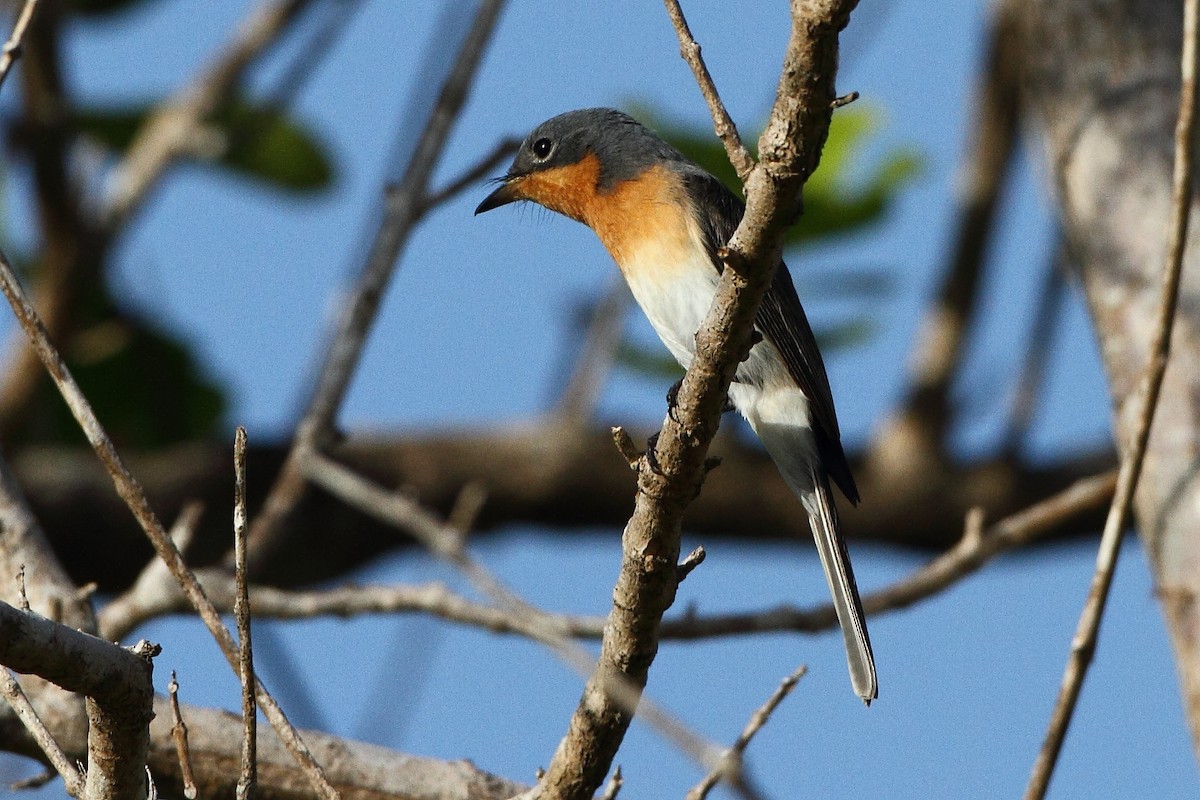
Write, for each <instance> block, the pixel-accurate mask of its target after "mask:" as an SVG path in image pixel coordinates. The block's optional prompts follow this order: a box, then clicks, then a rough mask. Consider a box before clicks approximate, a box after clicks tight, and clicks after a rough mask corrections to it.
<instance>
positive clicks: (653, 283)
mask: <svg viewBox="0 0 1200 800" xmlns="http://www.w3.org/2000/svg"><path fill="white" fill-rule="evenodd" d="M655 255H658V254H657V253H653V252H651V253H646V254H645V255H643V254H642V253H639V254H638V256H641V257H642V258H638V257H637V256H635V257H634V258H633V259H631V263H629V264H627V265H626V268H625V269H624V273H625V279H626V281H628V283H629V289H630V291H632V292H633V299H634V300H636V301H637V304H638V305H639V306H641V308H642V312H643V313H644V314H645V315H646V319H648V320H650V325H651V326H652V327H653V328H654V332H655V333H657V334H658V338H660V339H662V342H663V344H665V345H666V346H667V349H668V350H670V351H671V355H673V356H675V360H676V361H678V362H679V363H680V365H681V366H682V367H683V368H684V369H687V368H688V367H690V366H691V364H692V356H693V355H694V354H695V352H696V331H697V330H699V329H700V325H701V323H703V322H704V318H705V317H706V316H708V311H709V309H710V308H711V307H712V301H713V297H714V296H715V295H716V291H717V279H718V278H719V277H720V276H719V275H718V274H717V271H716V270H715V269H713V266H712V264H710V263H708V258H707V256H704V257H703V260H700V259H696V260H695V261H694V262H693V263H690V264H687V265H680V264H673V265H672V268H671V269H669V270H667V269H663V268H661V267H660V266H659V265H657V264H647V263H639V262H640V261H641V260H642V259H644V258H646V257H647V256H649V257H651V258H652V257H654V256H655Z"/></svg>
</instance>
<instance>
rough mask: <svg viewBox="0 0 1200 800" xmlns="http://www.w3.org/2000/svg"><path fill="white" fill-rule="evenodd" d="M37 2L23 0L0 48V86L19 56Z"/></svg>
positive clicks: (36, 0)
mask: <svg viewBox="0 0 1200 800" xmlns="http://www.w3.org/2000/svg"><path fill="white" fill-rule="evenodd" d="M37 4H38V0H25V5H23V6H21V13H20V14H18V15H17V21H16V24H14V25H13V30H12V35H11V36H9V37H8V41H7V42H5V43H4V48H3V50H0V87H2V86H3V85H4V79H5V78H7V77H8V71H9V70H10V69H12V66H13V64H15V63H17V59H18V58H20V56H21V47H22V43H23V42H24V39H25V31H27V30H29V23H30V22H32V21H33V13H34V11H36V10H37Z"/></svg>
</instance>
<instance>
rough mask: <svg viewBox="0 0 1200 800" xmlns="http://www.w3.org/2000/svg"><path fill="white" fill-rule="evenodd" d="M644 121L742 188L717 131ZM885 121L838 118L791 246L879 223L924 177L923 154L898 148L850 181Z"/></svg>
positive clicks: (864, 113)
mask: <svg viewBox="0 0 1200 800" xmlns="http://www.w3.org/2000/svg"><path fill="white" fill-rule="evenodd" d="M638 116H639V117H640V118H642V119H645V120H646V121H647V122H648V123H649V124H650V125H651V126H652V127H654V128H655V129H656V130H657V131H659V133H660V134H661V135H662V136H663V138H665V139H666V140H667V141H669V142H670V143H671V144H672V145H674V146H675V147H676V148H678V149H679V150H680V152H682V153H683V154H684V155H686V156H687V157H688V158H690V159H691V160H693V161H695V162H696V163H697V164H699V165H700V166H701V167H703V168H704V169H706V170H708V171H709V172H711V173H712V174H713V175H715V176H716V177H717V178H719V179H720V180H721V181H722V182H724V183H725V185H726V186H729V187H731V188H733V187H738V186H740V183H739V181H738V178H737V173H735V172H734V170H733V167H732V166H731V165H730V164H729V159H728V157H727V156H726V155H725V148H724V146H723V145H722V144H721V143H720V141H719V140H718V139H717V138H716V137H715V136H714V135H713V134H712V133H711V132H709V131H703V132H697V131H694V130H691V129H684V128H680V127H677V126H674V127H673V126H671V125H670V124H667V123H660V122H658V121H656V120H655V119H653V116H652V115H649V114H647V113H645V112H644V111H640V112H639V114H638ZM881 117H882V115H881V114H880V113H879V112H878V111H876V110H875V109H874V108H873V107H871V106H869V105H867V104H863V103H861V102H860V103H857V104H855V105H853V106H850V107H848V108H843V109H840V110H838V111H837V112H836V113H835V114H834V115H833V121H832V124H831V125H830V128H829V138H828V140H827V141H826V143H825V149H824V150H823V151H822V154H821V166H820V168H819V169H818V170H817V171H816V173H814V174H813V176H812V177H811V178H810V179H809V180H808V183H807V185H806V186H805V189H804V215H803V216H802V217H801V218H800V221H799V222H798V223H797V224H796V225H794V226H793V227H792V228H791V229H789V231H788V233H787V236H786V238H785V239H784V244H785V246H786V245H790V244H797V243H799V242H803V241H810V240H813V239H817V238H819V237H823V236H833V235H837V234H843V233H848V232H851V231H854V230H858V229H861V228H864V227H866V226H867V225H869V224H871V223H874V222H877V221H879V220H880V219H882V217H883V215H884V214H885V213H886V212H887V210H888V208H889V207H890V205H891V203H892V202H893V201H894V200H895V198H896V197H897V196H898V195H899V193H900V192H901V191H902V190H903V189H904V188H905V186H907V185H908V184H909V183H911V182H912V180H913V179H914V178H915V177H916V176H917V175H918V174H919V173H920V170H921V167H922V164H923V159H922V158H921V156H920V154H919V152H918V151H917V150H916V149H915V148H912V147H898V148H895V149H894V150H892V151H890V152H888V153H887V154H885V155H884V156H883V157H882V158H881V159H880V160H879V162H878V163H876V164H875V165H874V166H873V167H871V168H870V170H869V172H867V174H866V176H865V177H864V178H861V179H855V180H851V179H850V177H849V176H848V173H849V172H851V170H852V169H855V168H858V167H859V162H860V161H861V159H862V151H863V150H864V149H865V145H866V144H867V143H868V142H869V141H870V138H871V137H872V136H873V135H874V134H876V133H878V131H879V129H880V127H881V124H882V123H881V121H880V120H881ZM757 138H758V137H757V134H755V135H753V136H745V135H743V140H744V141H746V142H749V143H751V144H753V142H754V141H755V140H757ZM739 193H740V192H739Z"/></svg>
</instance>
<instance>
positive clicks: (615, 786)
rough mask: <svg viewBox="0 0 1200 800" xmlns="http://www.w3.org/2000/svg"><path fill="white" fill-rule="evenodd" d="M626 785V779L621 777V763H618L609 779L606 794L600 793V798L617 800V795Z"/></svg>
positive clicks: (605, 788) (602, 799)
mask: <svg viewBox="0 0 1200 800" xmlns="http://www.w3.org/2000/svg"><path fill="white" fill-rule="evenodd" d="M624 785H625V779H624V778H622V777H621V765H620V764H618V765H617V766H616V767H614V768H613V774H612V777H610V778H609V779H608V785H606V786H605V787H604V794H602V795H600V800H617V795H618V794H620V793H621V787H622V786H624Z"/></svg>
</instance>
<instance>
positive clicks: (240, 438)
mask: <svg viewBox="0 0 1200 800" xmlns="http://www.w3.org/2000/svg"><path fill="white" fill-rule="evenodd" d="M233 552H234V572H233V574H234V581H235V583H236V584H237V592H236V594H235V596H234V602H233V615H234V618H235V619H236V620H237V631H238V644H239V645H241V649H240V650H239V652H238V655H239V659H238V666H239V667H240V669H239V671H238V677H239V678H240V679H241V682H242V769H241V772H240V773H239V775H238V782H237V800H249V798H250V797H251V796H253V794H254V786H255V784H256V783H258V752H257V751H258V719H257V715H258V710H257V709H256V708H255V705H254V645H253V642H252V640H251V638H250V597H249V595H248V594H247V591H246V429H245V428H243V427H242V426H241V425H239V426H238V427H237V430H236V431H235V432H234V436H233Z"/></svg>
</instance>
